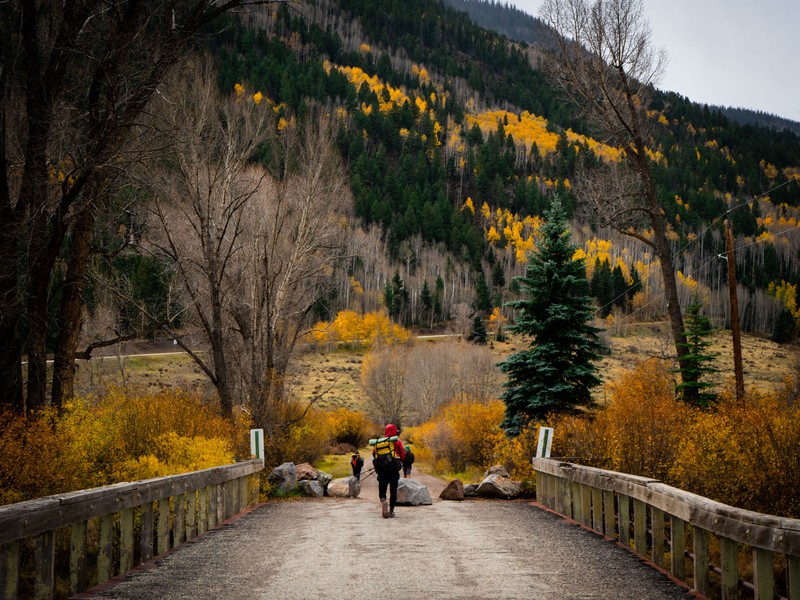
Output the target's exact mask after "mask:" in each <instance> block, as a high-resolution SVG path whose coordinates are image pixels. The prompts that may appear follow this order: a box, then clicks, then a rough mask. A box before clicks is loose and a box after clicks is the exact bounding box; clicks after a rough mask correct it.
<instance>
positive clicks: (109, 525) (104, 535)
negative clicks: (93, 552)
mask: <svg viewBox="0 0 800 600" xmlns="http://www.w3.org/2000/svg"><path fill="white" fill-rule="evenodd" d="M113 532H114V515H113V513H112V514H109V515H103V516H102V517H100V543H99V546H98V548H97V583H105V582H106V581H108V580H109V579H111V576H112V574H113V573H112V570H113V567H112V562H111V561H112V559H113V555H112V547H113V546H112V534H113Z"/></svg>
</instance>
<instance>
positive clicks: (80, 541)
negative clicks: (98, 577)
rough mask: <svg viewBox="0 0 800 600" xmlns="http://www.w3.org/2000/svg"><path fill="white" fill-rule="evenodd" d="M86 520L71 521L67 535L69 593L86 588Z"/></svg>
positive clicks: (75, 592)
mask: <svg viewBox="0 0 800 600" xmlns="http://www.w3.org/2000/svg"><path fill="white" fill-rule="evenodd" d="M86 526H87V522H86V521H81V522H80V523H73V524H72V527H71V528H70V536H69V593H70V594H77V593H78V592H82V591H84V590H85V589H86Z"/></svg>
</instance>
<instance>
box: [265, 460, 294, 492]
mask: <svg viewBox="0 0 800 600" xmlns="http://www.w3.org/2000/svg"><path fill="white" fill-rule="evenodd" d="M267 481H269V483H270V485H271V486H272V487H273V488H274V489H275V490H276V491H279V492H291V491H292V490H294V489H295V488H296V487H297V471H296V470H295V467H294V463H290V462H285V463H283V464H282V465H281V466H279V467H275V468H274V469H272V472H271V473H270V474H269V476H268V477H267Z"/></svg>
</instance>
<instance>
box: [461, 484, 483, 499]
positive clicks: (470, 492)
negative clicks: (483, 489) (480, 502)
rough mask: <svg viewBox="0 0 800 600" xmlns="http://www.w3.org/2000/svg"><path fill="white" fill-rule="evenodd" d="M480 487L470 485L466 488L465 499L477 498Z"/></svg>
mask: <svg viewBox="0 0 800 600" xmlns="http://www.w3.org/2000/svg"><path fill="white" fill-rule="evenodd" d="M478 485H480V484H477V483H470V484H469V485H465V486H464V497H465V498H475V497H476V496H477V495H478Z"/></svg>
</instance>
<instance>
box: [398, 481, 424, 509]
mask: <svg viewBox="0 0 800 600" xmlns="http://www.w3.org/2000/svg"><path fill="white" fill-rule="evenodd" d="M397 504H400V505H404V506H420V505H423V504H426V505H429V504H433V501H432V500H431V494H430V492H429V491H428V488H427V487H426V486H425V485H423V484H422V483H420V482H419V481H415V480H413V479H401V480H400V483H398V484H397Z"/></svg>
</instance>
